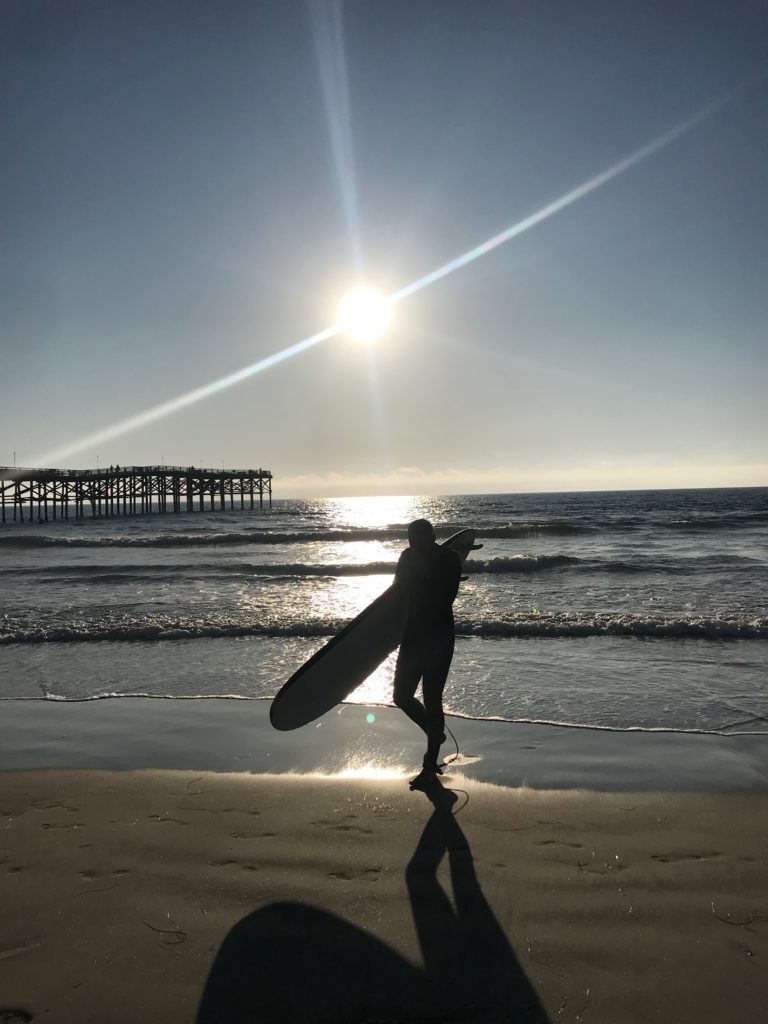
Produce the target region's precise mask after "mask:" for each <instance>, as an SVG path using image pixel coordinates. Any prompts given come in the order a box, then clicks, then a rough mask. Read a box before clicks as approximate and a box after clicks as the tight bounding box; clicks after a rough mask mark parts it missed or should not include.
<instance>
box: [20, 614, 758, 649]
mask: <svg viewBox="0 0 768 1024" xmlns="http://www.w3.org/2000/svg"><path fill="white" fill-rule="evenodd" d="M345 624H346V622H345V621H343V620H339V619H305V620H300V621H287V622H277V621H258V620H254V619H246V618H227V617H226V616H220V617H218V618H213V619H200V618H195V619H192V618H185V617H184V616H179V617H173V616H167V615H152V616H138V617H136V618H132V617H130V616H128V615H118V614H115V615H113V616H111V617H105V618H101V619H82V620H73V621H57V622H50V623H40V624H31V623H24V622H18V623H15V624H14V623H13V622H11V621H9V620H7V619H6V621H5V622H3V623H0V645H9V644H41V643H94V642H121V641H134V642H135V641H165V640H194V639H200V638H208V639H218V638H227V637H229V638H236V637H273V638H281V637H283V638H287V637H304V638H322V637H327V636H333V635H334V634H335V633H337V632H338V630H339V629H341V627H342V626H344V625H345ZM456 634H457V636H459V637H465V638H473V637H475V638H487V639H499V640H504V639H509V640H511V639H515V638H524V637H566V638H572V639H575V638H583V637H598V636H613V637H648V638H657V639H670V640H674V639H705V640H737V639H738V640H765V639H768V617H766V616H760V615H724V616H719V617H710V616H703V615H685V614H679V615H674V614H665V615H647V614H631V613H620V612H517V613H513V614H509V615H505V616H501V617H498V618H488V619H480V620H471V619H467V620H459V621H457V623H456Z"/></svg>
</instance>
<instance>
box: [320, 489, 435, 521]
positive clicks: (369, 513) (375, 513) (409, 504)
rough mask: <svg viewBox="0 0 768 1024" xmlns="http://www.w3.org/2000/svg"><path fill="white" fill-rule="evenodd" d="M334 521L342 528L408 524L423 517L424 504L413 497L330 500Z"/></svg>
mask: <svg viewBox="0 0 768 1024" xmlns="http://www.w3.org/2000/svg"><path fill="white" fill-rule="evenodd" d="M328 501H329V504H330V505H332V507H333V510H334V519H336V520H337V521H338V522H339V523H340V524H341V525H342V526H349V527H358V528H365V527H369V528H371V529H376V528H377V527H384V526H392V525H395V524H403V525H404V524H406V523H409V522H411V520H413V519H418V518H420V517H421V516H422V515H423V512H422V505H423V502H422V500H421V499H420V498H414V497H413V496H411V495H409V496H398V495H394V496H374V497H368V498H329V499H328Z"/></svg>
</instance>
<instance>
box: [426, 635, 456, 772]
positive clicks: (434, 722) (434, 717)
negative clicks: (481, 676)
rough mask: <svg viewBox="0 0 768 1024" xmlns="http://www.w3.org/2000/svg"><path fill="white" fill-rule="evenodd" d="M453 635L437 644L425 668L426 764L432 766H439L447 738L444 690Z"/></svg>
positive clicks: (449, 665)
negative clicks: (441, 749)
mask: <svg viewBox="0 0 768 1024" xmlns="http://www.w3.org/2000/svg"><path fill="white" fill-rule="evenodd" d="M453 646H454V640H453V637H452V636H450V637H446V638H445V640H442V641H441V642H440V643H438V644H435V646H434V648H433V649H432V650H431V652H430V657H429V660H428V662H427V665H426V666H425V669H424V681H423V685H422V690H423V695H424V711H425V717H426V723H427V728H426V730H425V731H426V733H427V752H426V754H425V755H424V764H425V766H427V767H430V768H436V767H437V757H438V754H439V752H440V744H441V743H442V742H443V740H444V739H445V715H444V714H443V690H444V689H445V682H446V680H447V678H448V671H449V669H450V667H451V661H452V660H453Z"/></svg>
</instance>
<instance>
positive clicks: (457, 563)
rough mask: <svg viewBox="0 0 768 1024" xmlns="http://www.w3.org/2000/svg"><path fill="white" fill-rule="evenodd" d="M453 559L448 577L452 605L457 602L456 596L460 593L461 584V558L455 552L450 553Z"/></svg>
mask: <svg viewBox="0 0 768 1024" xmlns="http://www.w3.org/2000/svg"><path fill="white" fill-rule="evenodd" d="M450 554H451V556H452V558H451V569H450V574H449V577H448V587H449V590H450V594H451V604H453V602H454V601H455V600H456V595H457V594H458V592H459V583H460V582H461V558H460V557H459V555H458V554H457V553H456V552H455V551H451V552H450Z"/></svg>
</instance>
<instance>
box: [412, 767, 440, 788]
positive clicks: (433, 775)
mask: <svg viewBox="0 0 768 1024" xmlns="http://www.w3.org/2000/svg"><path fill="white" fill-rule="evenodd" d="M439 771H440V769H439V768H432V767H427V766H426V765H425V766H424V767H423V768H422V769H421V771H420V772H419V774H418V775H417V776H416V778H414V779H411V789H427V788H428V787H429V786H432V785H434V784H435V783H436V782H437V776H438V773H439Z"/></svg>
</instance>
